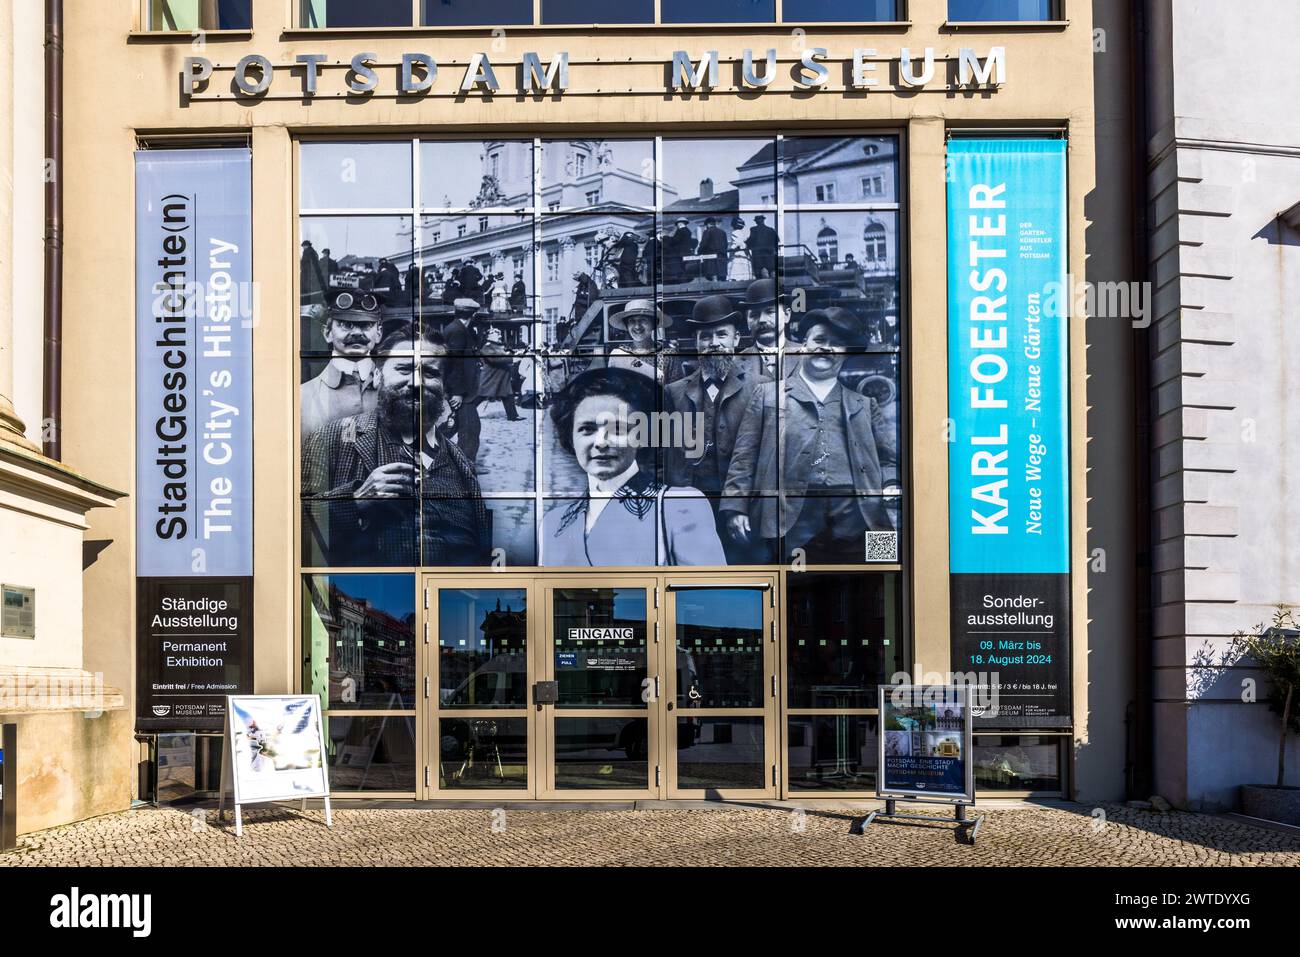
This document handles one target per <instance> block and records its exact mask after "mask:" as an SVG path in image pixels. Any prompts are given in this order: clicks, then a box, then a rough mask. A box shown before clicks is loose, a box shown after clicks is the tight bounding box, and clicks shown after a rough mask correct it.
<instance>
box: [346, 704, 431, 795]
mask: <svg viewBox="0 0 1300 957" xmlns="http://www.w3.org/2000/svg"><path fill="white" fill-rule="evenodd" d="M325 750H326V754H327V756H328V762H329V780H330V791H331V792H333V793H335V794H337V793H339V792H340V791H414V790H415V764H416V747H415V716H414V715H383V716H366V717H358V716H348V717H340V716H337V715H331V714H326V715H325Z"/></svg>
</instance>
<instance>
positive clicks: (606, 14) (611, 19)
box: [542, 0, 655, 23]
mask: <svg viewBox="0 0 1300 957" xmlns="http://www.w3.org/2000/svg"><path fill="white" fill-rule="evenodd" d="M654 19H655V5H654V0H626V2H623V3H608V2H607V0H542V23H654Z"/></svg>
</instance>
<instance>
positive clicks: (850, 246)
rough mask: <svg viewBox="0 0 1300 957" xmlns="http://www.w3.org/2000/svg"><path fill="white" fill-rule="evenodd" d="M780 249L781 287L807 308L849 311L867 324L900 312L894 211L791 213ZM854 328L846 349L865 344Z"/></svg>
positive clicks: (862, 333)
mask: <svg viewBox="0 0 1300 957" xmlns="http://www.w3.org/2000/svg"><path fill="white" fill-rule="evenodd" d="M782 243H783V246H782V250H781V289H782V292H784V293H785V294H786V295H787V296H791V297H793V296H797V295H799V291H800V290H802V298H803V301H804V303H805V308H806V309H807V310H808V311H812V310H814V309H825V308H829V307H831V306H838V307H840V308H845V309H848V310H849V311H850V312H853V313H855V314H856V315H858V316H859V318H860V319H861V320H862V321H863V322H865V323H867V324H868V325H869V324H871V323H872V322H873V321H877V320H878V319H879V317H881V316H884V315H886V314H893V315H895V316H897V315H898V298H899V283H898V256H899V235H898V214H897V213H894V212H881V211H875V210H873V211H862V212H828V211H810V210H803V211H800V212H789V213H786V215H785V221H784V231H783V234H782ZM865 342H866V330H858V331H857V332H856V333H855V334H854V335H853V336H851V337H850V341H848V342H846V344H845V346H846V347H847V348H860V347H862V346H863V345H865Z"/></svg>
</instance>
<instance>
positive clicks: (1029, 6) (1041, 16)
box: [948, 0, 1056, 22]
mask: <svg viewBox="0 0 1300 957" xmlns="http://www.w3.org/2000/svg"><path fill="white" fill-rule="evenodd" d="M1055 6H1056V4H1055V2H1054V0H948V19H949V20H954V21H959V22H960V21H976V20H1051V19H1053V18H1054V17H1055V16H1056V10H1055V9H1054V8H1055Z"/></svg>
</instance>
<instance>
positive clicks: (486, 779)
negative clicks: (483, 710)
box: [438, 717, 528, 790]
mask: <svg viewBox="0 0 1300 957" xmlns="http://www.w3.org/2000/svg"><path fill="white" fill-rule="evenodd" d="M438 753H439V755H440V758H439V762H440V763H439V766H438V767H439V770H438V786H439V787H440V788H443V789H444V790H486V789H489V788H490V789H498V788H505V789H510V790H522V789H524V788H527V787H528V719H527V718H498V717H492V718H442V719H441V720H440V721H439V722H438Z"/></svg>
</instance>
